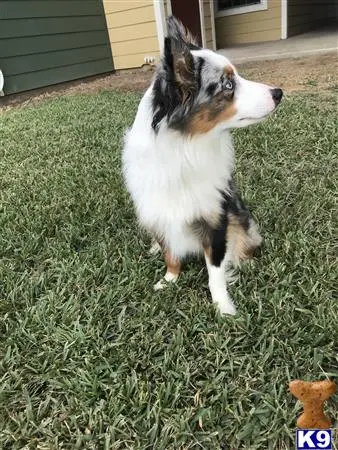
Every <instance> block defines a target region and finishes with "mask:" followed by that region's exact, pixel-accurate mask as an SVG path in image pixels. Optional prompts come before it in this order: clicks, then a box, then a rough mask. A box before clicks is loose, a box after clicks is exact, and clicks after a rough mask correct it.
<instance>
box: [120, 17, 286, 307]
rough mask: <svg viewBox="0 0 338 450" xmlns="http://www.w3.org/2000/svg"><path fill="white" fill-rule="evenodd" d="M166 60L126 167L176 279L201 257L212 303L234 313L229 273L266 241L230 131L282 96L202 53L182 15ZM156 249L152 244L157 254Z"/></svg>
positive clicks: (140, 209)
mask: <svg viewBox="0 0 338 450" xmlns="http://www.w3.org/2000/svg"><path fill="white" fill-rule="evenodd" d="M168 30H169V33H168V37H167V38H165V46H164V55H163V56H162V60H161V63H160V64H159V67H158V69H157V72H156V75H155V78H154V81H153V82H152V84H151V86H150V87H149V89H148V90H147V92H146V93H145V95H144V97H143V98H142V100H141V102H140V105H139V107H138V111H137V115H136V118H135V121H134V124H133V126H132V128H131V129H130V130H129V131H128V133H127V135H126V138H125V145H124V150H123V169H124V177H125V181H126V184H127V188H128V190H129V192H130V194H131V196H132V198H133V201H134V204H135V206H136V211H137V215H138V218H139V221H140V223H141V225H142V226H144V227H145V228H146V229H147V230H148V231H149V232H150V234H151V235H152V237H153V239H154V240H155V241H156V242H157V243H158V247H161V248H162V251H163V254H164V258H165V262H166V264H167V273H166V275H165V277H164V280H162V281H160V282H159V283H157V284H156V285H155V289H159V288H162V287H164V286H165V284H166V282H170V281H171V282H173V281H176V280H177V278H178V275H179V272H180V262H181V260H182V258H184V257H185V256H187V255H189V254H198V253H203V252H204V255H205V260H206V265H207V269H208V274H209V287H210V291H211V296H212V300H213V302H214V303H216V304H217V305H218V307H219V309H220V312H221V313H227V314H234V313H235V307H234V305H233V303H232V300H231V299H230V297H229V295H228V292H227V285H226V269H227V267H228V265H229V264H233V265H237V264H238V263H239V261H240V260H242V259H246V258H248V257H250V256H251V255H252V253H253V251H254V250H255V249H256V248H257V247H258V246H260V244H261V237H260V235H259V233H258V229H257V226H256V224H255V222H254V220H253V219H252V216H251V214H250V213H249V211H248V209H247V208H246V207H245V206H244V204H243V202H242V200H241V198H240V196H239V193H238V191H237V189H236V186H235V183H234V180H233V170H234V150H233V145H232V140H231V135H230V132H229V130H230V129H231V128H235V127H243V126H247V125H250V124H253V123H256V122H259V121H261V120H263V119H264V118H265V117H266V116H267V115H269V114H270V113H271V112H272V111H274V109H275V108H276V105H277V104H278V103H279V101H280V100H281V96H282V91H281V90H280V89H275V88H271V87H270V86H266V85H264V84H259V83H254V82H251V81H248V80H245V79H244V78H242V77H240V76H239V75H238V73H237V71H236V69H235V67H234V66H233V65H232V64H231V63H230V61H229V60H227V59H226V58H225V57H224V56H221V55H219V54H217V53H215V52H213V51H211V50H206V49H201V48H199V47H198V45H197V44H196V42H195V41H194V40H193V38H192V37H191V35H190V34H189V32H187V31H186V30H185V28H184V27H183V25H182V24H181V23H180V22H178V21H177V20H176V19H175V18H173V17H171V18H169V20H168ZM154 248H155V247H153V250H154Z"/></svg>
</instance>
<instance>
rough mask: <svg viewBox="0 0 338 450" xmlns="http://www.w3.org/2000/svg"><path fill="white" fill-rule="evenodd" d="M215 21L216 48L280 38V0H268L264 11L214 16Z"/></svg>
mask: <svg viewBox="0 0 338 450" xmlns="http://www.w3.org/2000/svg"><path fill="white" fill-rule="evenodd" d="M215 22H216V23H215V25H216V44H217V48H222V47H226V46H229V45H234V44H244V43H248V42H259V41H270V40H277V39H280V36H281V5H280V0H268V9H267V10H265V11H255V12H251V13H246V14H237V15H234V16H224V17H216V20H215Z"/></svg>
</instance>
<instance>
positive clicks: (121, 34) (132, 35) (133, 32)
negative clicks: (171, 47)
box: [109, 22, 157, 43]
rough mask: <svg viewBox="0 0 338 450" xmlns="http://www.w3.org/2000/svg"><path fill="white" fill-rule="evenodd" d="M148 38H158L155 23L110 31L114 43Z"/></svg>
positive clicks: (139, 24)
mask: <svg viewBox="0 0 338 450" xmlns="http://www.w3.org/2000/svg"><path fill="white" fill-rule="evenodd" d="M146 37H150V38H152V37H156V38H157V31H156V24H155V22H147V23H138V24H136V25H130V26H128V27H120V28H111V29H110V30H109V38H110V42H112V43H114V42H123V41H130V40H133V39H143V38H146Z"/></svg>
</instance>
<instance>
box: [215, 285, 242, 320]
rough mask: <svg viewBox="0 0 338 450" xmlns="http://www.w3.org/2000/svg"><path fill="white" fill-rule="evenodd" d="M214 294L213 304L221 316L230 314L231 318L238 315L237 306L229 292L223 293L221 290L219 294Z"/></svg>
mask: <svg viewBox="0 0 338 450" xmlns="http://www.w3.org/2000/svg"><path fill="white" fill-rule="evenodd" d="M212 294H213V295H212V302H213V303H214V304H215V305H216V306H217V308H218V311H219V312H220V314H222V315H223V314H229V315H231V316H233V315H235V314H236V308H235V305H234V303H233V301H232V300H231V297H230V296H229V294H228V293H227V292H223V290H221V289H220V290H219V291H218V292H217V291H216V292H215V291H214V292H213V293H212Z"/></svg>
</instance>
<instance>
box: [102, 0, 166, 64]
mask: <svg viewBox="0 0 338 450" xmlns="http://www.w3.org/2000/svg"><path fill="white" fill-rule="evenodd" d="M103 3H104V7H105V12H106V22H107V28H108V33H109V40H110V45H111V49H112V55H113V60H114V67H115V68H116V69H128V68H133V67H141V66H142V65H143V64H145V61H144V58H145V57H146V56H152V57H155V59H156V61H157V60H158V58H159V45H158V38H157V29H156V21H155V13H154V8H153V2H152V0H147V1H144V0H139V1H136V0H135V1H126V0H117V1H116V0H103Z"/></svg>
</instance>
